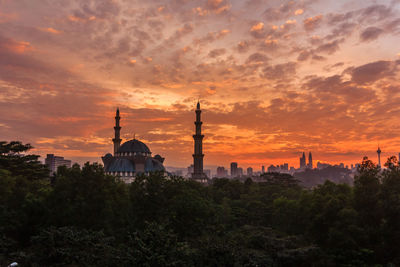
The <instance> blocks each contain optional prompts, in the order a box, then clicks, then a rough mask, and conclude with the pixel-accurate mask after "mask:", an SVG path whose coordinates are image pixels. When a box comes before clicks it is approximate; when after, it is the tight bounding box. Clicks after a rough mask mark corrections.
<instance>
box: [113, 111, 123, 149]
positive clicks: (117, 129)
mask: <svg viewBox="0 0 400 267" xmlns="http://www.w3.org/2000/svg"><path fill="white" fill-rule="evenodd" d="M120 119H121V117H120V116H119V108H117V113H116V115H115V127H114V131H115V136H114V138H113V143H114V156H115V154H116V153H117V151H118V149H119V146H120V145H121V141H122V139H121V137H120V131H121V127H120V126H119V120H120Z"/></svg>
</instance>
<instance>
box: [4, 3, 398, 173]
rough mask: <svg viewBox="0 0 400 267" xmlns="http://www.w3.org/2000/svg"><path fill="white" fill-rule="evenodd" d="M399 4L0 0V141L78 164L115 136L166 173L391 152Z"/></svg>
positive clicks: (348, 159)
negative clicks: (200, 142)
mask: <svg viewBox="0 0 400 267" xmlns="http://www.w3.org/2000/svg"><path fill="white" fill-rule="evenodd" d="M399 69H400V1H399V0H388V1H386V0H379V1H369V0H358V1H348V0H342V1H340V0H334V1H330V0H320V1H318V0H305V1H274V0H248V1H246V0H208V1H207V0H206V1H194V0H192V1H190V0H171V1H160V0H158V1H157V0H146V1H134V0H96V1H93V0H85V1H82V0H79V1H78V0H68V1H63V0H59V1H56V0H0V113H1V116H0V140H6V141H11V140H20V141H22V142H24V143H31V144H32V145H33V146H34V147H35V150H34V151H33V152H34V153H37V154H40V155H42V156H45V155H46V154H47V153H54V154H56V155H61V156H64V157H66V158H69V159H73V160H74V161H78V162H80V163H82V162H84V161H86V160H90V161H100V156H102V155H104V154H105V153H107V152H112V147H113V146H112V141H111V138H112V137H113V126H114V116H115V109H116V107H119V108H120V110H121V117H122V119H121V126H122V130H121V133H122V138H123V140H124V141H126V140H128V139H132V138H133V135H134V134H136V138H137V139H139V140H141V141H143V142H145V143H146V144H147V145H148V146H149V148H150V149H151V151H152V152H153V154H161V155H162V156H163V157H165V158H166V161H165V165H167V166H176V167H186V166H188V165H189V164H191V163H192V162H193V158H192V154H193V138H192V134H193V133H194V124H193V121H194V119H195V113H194V108H195V104H196V102H197V99H200V102H201V105H202V109H203V113H202V120H203V122H204V123H203V132H204V134H205V139H204V152H205V159H204V160H205V165H222V166H225V167H228V164H229V163H230V162H231V161H237V162H238V163H239V166H241V167H244V168H247V167H248V166H252V167H254V168H255V169H256V170H257V169H260V166H261V165H266V166H268V165H270V164H282V163H283V162H288V163H289V164H290V165H292V166H293V165H294V166H295V167H298V165H299V160H298V158H299V157H300V156H301V153H302V152H303V151H306V153H308V151H312V152H313V156H314V160H320V161H323V162H330V163H339V162H344V163H348V164H350V163H356V162H360V161H361V159H362V157H363V156H364V155H367V156H370V157H371V158H372V159H373V160H376V149H377V146H378V144H379V145H380V146H381V149H382V151H383V153H382V155H383V158H386V157H388V156H390V155H397V154H398V152H400V136H399V135H400V80H399V76H400V75H399Z"/></svg>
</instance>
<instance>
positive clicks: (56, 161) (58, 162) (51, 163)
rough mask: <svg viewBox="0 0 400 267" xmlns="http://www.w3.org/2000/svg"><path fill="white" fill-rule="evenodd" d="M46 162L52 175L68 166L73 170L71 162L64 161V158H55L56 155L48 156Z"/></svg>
mask: <svg viewBox="0 0 400 267" xmlns="http://www.w3.org/2000/svg"><path fill="white" fill-rule="evenodd" d="M44 162H45V164H46V165H47V167H48V168H49V169H50V171H51V174H54V173H56V172H57V169H58V167H59V166H66V167H68V168H71V161H70V160H67V159H64V157H59V156H54V154H47V157H46V159H45V160H44Z"/></svg>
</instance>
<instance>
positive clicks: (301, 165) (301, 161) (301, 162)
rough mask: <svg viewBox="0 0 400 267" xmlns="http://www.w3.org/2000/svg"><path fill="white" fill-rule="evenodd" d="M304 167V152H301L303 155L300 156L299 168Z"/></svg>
mask: <svg viewBox="0 0 400 267" xmlns="http://www.w3.org/2000/svg"><path fill="white" fill-rule="evenodd" d="M305 167H306V154H305V153H304V152H303V156H301V158H300V169H303V168H305Z"/></svg>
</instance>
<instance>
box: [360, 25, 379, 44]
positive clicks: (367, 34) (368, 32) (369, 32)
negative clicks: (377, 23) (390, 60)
mask: <svg viewBox="0 0 400 267" xmlns="http://www.w3.org/2000/svg"><path fill="white" fill-rule="evenodd" d="M383 32H384V31H383V30H382V29H380V28H377V27H368V28H366V29H365V30H364V31H362V32H361V34H360V39H361V41H363V42H369V41H373V40H375V39H378V37H379V36H380V35H381V34H383Z"/></svg>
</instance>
